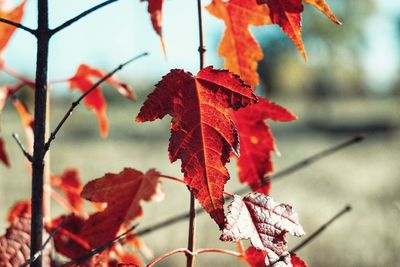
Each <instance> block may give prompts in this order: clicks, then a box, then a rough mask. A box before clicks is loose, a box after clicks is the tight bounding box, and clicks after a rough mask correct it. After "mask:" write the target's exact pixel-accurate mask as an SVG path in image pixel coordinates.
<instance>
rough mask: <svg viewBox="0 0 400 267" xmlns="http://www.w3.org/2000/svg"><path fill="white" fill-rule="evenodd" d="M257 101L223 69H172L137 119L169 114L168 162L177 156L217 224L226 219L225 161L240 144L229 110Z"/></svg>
mask: <svg viewBox="0 0 400 267" xmlns="http://www.w3.org/2000/svg"><path fill="white" fill-rule="evenodd" d="M256 101H257V98H256V96H255V95H254V94H253V93H252V91H251V89H250V87H249V86H248V85H246V84H245V83H244V82H243V81H242V80H240V78H239V77H238V76H237V75H235V74H233V73H231V72H228V71H226V70H214V69H213V68H212V67H207V68H205V69H202V70H200V71H199V73H198V74H197V76H196V77H194V76H193V75H192V74H191V73H188V72H185V71H183V70H176V69H175V70H171V72H170V73H168V74H167V75H166V76H164V77H163V79H162V80H161V81H160V82H159V83H158V84H157V85H156V88H155V90H154V92H153V93H151V94H150V95H149V96H148V98H147V100H146V102H145V103H144V104H143V107H142V108H141V110H140V113H139V115H138V116H137V118H136V121H138V122H144V121H153V120H155V119H158V118H160V119H161V118H163V117H164V116H165V115H167V114H169V115H171V116H172V117H173V119H172V125H171V138H170V144H169V148H168V151H169V157H170V160H171V162H174V161H176V160H177V159H181V161H182V165H181V166H182V172H183V173H184V175H185V181H186V183H187V184H188V186H189V188H190V190H191V191H192V192H194V195H195V197H196V198H197V199H198V200H199V202H200V204H201V205H202V206H203V207H204V208H205V210H206V211H207V212H208V213H209V214H210V215H211V217H212V218H213V219H214V220H215V221H216V222H217V224H218V225H219V226H220V227H222V226H223V223H224V220H225V215H224V212H223V202H224V200H223V195H222V194H223V191H224V185H225V183H226V181H227V180H228V179H229V173H228V171H227V169H226V168H225V164H226V163H227V162H228V161H229V154H230V151H232V150H234V151H236V152H238V145H239V142H238V141H239V140H238V136H237V131H236V129H235V126H234V124H233V122H232V120H231V118H230V115H229V111H228V109H234V110H237V109H239V108H241V107H245V106H247V105H249V104H251V103H255V102H256Z"/></svg>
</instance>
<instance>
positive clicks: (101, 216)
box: [79, 168, 164, 247]
mask: <svg viewBox="0 0 400 267" xmlns="http://www.w3.org/2000/svg"><path fill="white" fill-rule="evenodd" d="M160 187H161V181H160V180H159V173H158V172H157V171H155V170H153V169H151V170H149V171H147V172H146V173H145V174H143V173H142V172H140V171H137V170H134V169H131V168H125V169H124V170H123V171H122V172H120V173H118V174H113V173H107V174H105V175H104V176H103V177H101V178H98V179H95V180H93V181H90V182H89V183H87V184H86V185H85V186H84V188H83V190H82V193H81V196H82V197H83V198H85V199H87V200H90V201H94V202H107V208H106V209H105V210H103V211H100V212H97V213H94V214H92V215H91V216H90V217H89V219H88V220H87V221H86V222H85V224H84V226H83V227H82V229H81V231H80V233H79V236H80V237H81V238H82V239H84V240H86V241H87V242H88V243H89V244H90V245H91V246H92V247H97V246H99V245H101V244H103V243H104V242H106V241H109V240H111V239H112V238H113V237H115V236H116V234H117V233H118V230H119V229H120V227H121V225H123V224H127V223H129V222H130V221H132V220H134V219H135V218H136V217H138V216H141V215H142V207H141V205H140V202H141V201H142V200H144V201H160V200H161V199H162V198H163V196H164V195H163V193H162V192H161V188H160Z"/></svg>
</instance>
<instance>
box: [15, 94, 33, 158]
mask: <svg viewBox="0 0 400 267" xmlns="http://www.w3.org/2000/svg"><path fill="white" fill-rule="evenodd" d="M12 103H13V105H14V107H15V109H16V110H17V112H18V115H19V118H20V119H21V122H22V126H23V127H24V130H25V137H26V143H27V150H28V152H30V153H32V150H33V139H34V137H33V124H34V120H33V116H32V114H31V113H30V112H29V110H28V108H27V107H26V106H25V104H24V103H22V102H21V101H19V100H18V99H17V98H13V100H12Z"/></svg>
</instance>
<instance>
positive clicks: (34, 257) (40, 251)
mask: <svg viewBox="0 0 400 267" xmlns="http://www.w3.org/2000/svg"><path fill="white" fill-rule="evenodd" d="M68 218H69V216H65V218H64V219H63V220H62V221H61V222H60V224H59V225H57V227H56V228H55V229H54V230H53V231H52V232H51V233H50V235H49V236H48V237H47V239H46V241H45V242H44V243H43V245H42V247H41V248H40V250H38V251H37V252H36V253H35V255H34V256H33V257H32V258H30V259H28V260H26V261H25V262H24V263H23V264H21V265H19V267H25V266H28V265H30V264H32V263H33V262H35V261H36V260H37V259H38V258H39V257H40V256H41V255H42V254H43V251H44V249H45V248H46V246H47V244H48V243H49V242H50V240H51V239H52V238H53V236H54V235H55V234H56V233H57V231H58V230H59V229H60V228H61V226H62V225H63V224H64V223H65V222H66V221H67V219H68Z"/></svg>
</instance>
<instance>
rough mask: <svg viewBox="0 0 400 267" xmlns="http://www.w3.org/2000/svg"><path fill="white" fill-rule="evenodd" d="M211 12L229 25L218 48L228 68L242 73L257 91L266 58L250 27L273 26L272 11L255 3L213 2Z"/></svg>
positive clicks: (251, 0)
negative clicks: (260, 63)
mask: <svg viewBox="0 0 400 267" xmlns="http://www.w3.org/2000/svg"><path fill="white" fill-rule="evenodd" d="M207 10H208V11H209V12H210V13H211V14H212V15H214V16H216V17H217V18H220V19H222V20H224V22H225V27H226V28H225V32H224V35H223V37H222V39H221V42H220V44H219V46H218V54H219V55H220V56H222V57H223V58H224V60H225V68H226V69H228V70H230V71H232V72H234V73H237V74H239V75H240V77H241V78H242V79H243V80H244V81H245V82H247V83H248V84H249V85H251V86H252V87H253V88H255V86H256V85H257V84H258V83H259V78H258V74H257V62H258V61H260V60H261V59H262V58H263V53H262V50H261V47H260V45H259V44H258V43H257V41H256V40H255V39H254V36H253V35H252V34H251V32H250V29H249V26H250V25H252V26H261V25H266V24H271V20H270V18H269V10H268V8H267V7H266V6H264V5H257V3H256V2H255V1H254V0H230V1H223V0H213V1H212V2H211V4H210V5H209V6H207Z"/></svg>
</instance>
